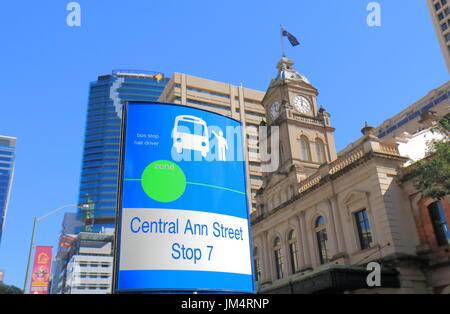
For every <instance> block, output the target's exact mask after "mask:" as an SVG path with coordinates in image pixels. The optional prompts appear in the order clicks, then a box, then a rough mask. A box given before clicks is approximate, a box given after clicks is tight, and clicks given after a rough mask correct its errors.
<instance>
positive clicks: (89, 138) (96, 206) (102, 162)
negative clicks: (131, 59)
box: [77, 70, 168, 232]
mask: <svg viewBox="0 0 450 314" xmlns="http://www.w3.org/2000/svg"><path fill="white" fill-rule="evenodd" d="M167 81H168V79H166V78H164V76H163V74H161V73H158V72H150V71H136V70H114V71H113V72H112V74H109V75H103V76H99V77H98V79H97V81H95V82H92V83H91V84H90V90H89V102H88V110H87V121H86V131H85V140H84V152H83V162H82V171H81V182H80V193H79V204H89V209H84V210H79V211H78V214H77V218H78V219H79V220H81V221H82V222H84V227H83V228H82V229H83V231H89V232H99V231H101V230H102V228H111V227H114V216H115V214H116V213H115V212H116V189H117V175H118V163H119V149H120V143H119V142H120V127H121V116H122V105H123V104H124V103H125V102H126V101H133V100H137V101H156V100H157V99H158V97H159V96H160V95H161V93H162V91H163V90H164V87H165V85H166V83H167ZM78 231H81V230H78Z"/></svg>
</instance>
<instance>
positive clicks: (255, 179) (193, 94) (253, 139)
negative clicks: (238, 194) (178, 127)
mask: <svg viewBox="0 0 450 314" xmlns="http://www.w3.org/2000/svg"><path fill="white" fill-rule="evenodd" d="M264 94H265V93H264V92H261V91H258V90H254V89H249V88H244V87H242V86H235V85H231V84H226V83H221V82H217V81H212V80H208V79H204V78H200V77H195V76H191V75H186V74H181V73H174V74H173V75H172V78H171V79H170V81H169V82H168V83H167V86H166V88H165V90H164V92H163V93H162V95H161V97H160V98H159V101H161V102H169V103H175V104H183V105H187V106H189V107H193V108H198V109H203V110H208V111H213V112H216V113H219V114H222V115H225V116H228V117H231V118H233V119H236V120H240V121H243V122H244V121H245V126H246V131H247V140H246V142H247V146H248V147H247V151H248V169H249V178H250V190H251V191H249V192H251V195H252V209H251V210H255V206H256V201H255V197H256V193H257V191H258V190H259V189H260V188H261V185H262V176H261V160H260V157H259V145H258V142H259V137H258V128H259V126H260V125H261V123H262V122H263V121H264V117H265V112H264V107H263V106H262V105H261V101H262V99H263V98H264Z"/></svg>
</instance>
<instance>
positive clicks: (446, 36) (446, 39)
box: [445, 33, 450, 42]
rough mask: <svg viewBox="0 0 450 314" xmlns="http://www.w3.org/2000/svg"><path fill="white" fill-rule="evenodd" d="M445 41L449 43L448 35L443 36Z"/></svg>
mask: <svg viewBox="0 0 450 314" xmlns="http://www.w3.org/2000/svg"><path fill="white" fill-rule="evenodd" d="M445 41H446V42H449V41H450V33H448V34H447V35H445Z"/></svg>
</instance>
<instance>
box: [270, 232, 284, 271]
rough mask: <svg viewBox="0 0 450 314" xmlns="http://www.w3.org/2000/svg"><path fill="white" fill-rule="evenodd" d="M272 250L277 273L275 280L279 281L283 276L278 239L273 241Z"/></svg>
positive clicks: (282, 262)
mask: <svg viewBox="0 0 450 314" xmlns="http://www.w3.org/2000/svg"><path fill="white" fill-rule="evenodd" d="M273 250H274V257H275V267H276V271H277V279H281V278H283V276H284V269H283V268H284V265H283V264H284V258H283V253H282V251H281V240H280V238H279V237H276V238H275V240H274V241H273Z"/></svg>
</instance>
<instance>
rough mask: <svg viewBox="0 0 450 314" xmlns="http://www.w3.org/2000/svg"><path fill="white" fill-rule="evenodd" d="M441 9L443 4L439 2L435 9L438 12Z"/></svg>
mask: <svg viewBox="0 0 450 314" xmlns="http://www.w3.org/2000/svg"><path fill="white" fill-rule="evenodd" d="M440 8H441V4H440V3H439V2H438V3H436V4H435V5H434V9H435V10H436V11H439V9H440Z"/></svg>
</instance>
